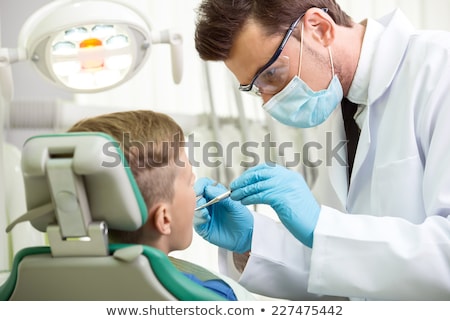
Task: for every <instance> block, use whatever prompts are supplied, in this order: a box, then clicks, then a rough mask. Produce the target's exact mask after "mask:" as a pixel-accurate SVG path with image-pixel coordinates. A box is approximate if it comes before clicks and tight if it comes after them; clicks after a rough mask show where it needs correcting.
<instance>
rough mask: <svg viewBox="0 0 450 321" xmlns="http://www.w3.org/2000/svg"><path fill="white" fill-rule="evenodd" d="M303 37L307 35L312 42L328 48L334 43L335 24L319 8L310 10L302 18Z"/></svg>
mask: <svg viewBox="0 0 450 321" xmlns="http://www.w3.org/2000/svg"><path fill="white" fill-rule="evenodd" d="M303 21H304V28H305V31H304V33H305V35H306V34H308V35H309V36H310V37H311V38H312V39H313V40H314V41H317V42H319V43H320V44H321V45H322V46H324V47H328V46H330V45H331V43H332V42H333V41H334V38H335V32H336V23H335V22H334V21H333V19H332V18H331V17H330V16H329V15H328V13H326V12H325V11H324V10H322V9H320V8H311V9H309V10H308V11H306V13H305V16H304V18H303Z"/></svg>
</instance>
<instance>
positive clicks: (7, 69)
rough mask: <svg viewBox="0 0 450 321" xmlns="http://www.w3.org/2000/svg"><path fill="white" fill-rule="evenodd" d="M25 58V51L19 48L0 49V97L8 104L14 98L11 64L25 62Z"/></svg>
mask: <svg viewBox="0 0 450 321" xmlns="http://www.w3.org/2000/svg"><path fill="white" fill-rule="evenodd" d="M26 56H27V55H26V51H25V50H22V49H19V48H17V49H10V48H0V84H1V86H0V96H1V97H3V99H4V100H5V101H6V102H8V103H9V102H10V101H11V100H12V98H13V96H14V87H13V79H12V71H11V64H13V63H15V62H18V61H23V60H25V59H26Z"/></svg>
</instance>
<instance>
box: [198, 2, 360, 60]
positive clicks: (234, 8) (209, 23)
mask: <svg viewBox="0 0 450 321" xmlns="http://www.w3.org/2000/svg"><path fill="white" fill-rule="evenodd" d="M311 8H328V14H329V15H330V17H331V18H332V19H333V20H334V22H335V23H336V24H338V25H341V26H345V27H351V26H352V24H353V21H352V19H351V18H350V16H348V15H347V14H346V13H345V12H344V11H343V10H341V8H340V7H339V5H338V4H337V3H336V1H334V0H304V1H302V0H204V1H202V2H201V4H200V5H199V7H198V8H197V20H196V30H195V38H194V40H195V48H196V49H197V52H198V53H199V55H200V58H202V59H203V60H213V61H224V60H226V59H227V58H228V56H229V53H230V49H231V46H232V45H233V42H234V40H235V38H236V35H237V34H238V33H239V32H240V31H241V30H242V28H243V27H244V26H245V24H246V23H247V22H248V21H250V20H254V21H256V22H257V23H258V24H260V25H261V26H263V28H264V30H265V32H266V35H267V36H271V35H277V34H284V33H285V32H286V30H287V28H289V25H290V24H291V23H292V22H294V21H295V20H296V19H297V18H298V17H299V16H300V15H301V14H303V13H305V12H306V11H307V10H308V9H311Z"/></svg>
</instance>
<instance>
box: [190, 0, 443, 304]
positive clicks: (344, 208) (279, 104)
mask: <svg viewBox="0 0 450 321" xmlns="http://www.w3.org/2000/svg"><path fill="white" fill-rule="evenodd" d="M195 44H196V49H197V51H198V52H199V55H200V57H201V58H202V59H204V60H214V61H224V63H225V65H226V66H227V67H228V69H230V71H231V72H232V73H233V74H234V75H235V76H236V78H237V79H238V81H239V82H240V83H241V85H240V89H241V90H242V91H249V92H250V91H252V92H255V93H256V94H258V95H260V96H261V98H262V101H263V108H264V110H265V111H267V112H268V113H269V114H270V115H271V116H272V117H273V118H275V119H276V120H278V121H279V122H281V123H283V124H285V125H288V126H293V127H297V128H301V130H303V129H305V131H306V130H307V129H306V128H323V127H321V126H323V125H324V124H325V123H330V122H332V124H331V125H330V126H329V127H328V128H331V130H332V134H333V135H335V136H336V137H340V135H342V134H343V133H344V136H343V139H344V140H348V141H353V138H355V139H356V141H357V149H356V155H355V156H354V165H352V163H353V155H352V153H354V151H353V152H352V147H351V146H350V143H348V144H347V151H348V158H347V166H332V168H327V169H325V170H324V171H322V172H320V175H321V176H320V177H326V178H327V179H328V180H330V182H331V183H330V186H332V189H333V190H334V191H335V196H334V197H331V196H330V195H328V194H325V191H321V190H320V189H315V190H314V191H311V189H310V187H309V185H311V184H309V185H308V184H307V183H306V182H305V180H304V178H303V176H302V175H300V174H299V173H297V172H294V171H291V170H289V169H287V168H285V167H282V166H279V165H275V164H269V163H267V164H261V165H258V166H256V167H254V168H251V169H249V170H247V171H246V172H244V173H243V174H242V175H241V176H240V177H238V178H237V179H235V180H234V181H233V182H232V183H231V185H230V188H231V190H232V193H231V197H230V198H228V199H225V200H223V201H221V202H219V203H216V204H214V205H212V206H210V207H208V208H205V209H203V210H200V211H197V212H196V213H195V215H196V219H195V221H194V227H195V230H196V231H197V233H198V234H200V235H201V236H202V237H203V238H204V239H206V240H208V241H209V242H211V243H213V244H216V245H218V246H219V247H221V248H224V249H227V250H230V251H233V252H235V253H236V255H234V258H235V261H236V263H238V262H242V261H243V264H242V266H243V268H242V274H241V275H240V279H239V282H240V283H241V284H242V285H243V286H245V287H246V288H247V289H249V290H251V291H253V292H255V293H260V294H263V295H267V296H271V297H279V298H285V299H291V300H304V299H320V298H322V296H324V298H326V297H327V296H338V297H345V298H358V299H369V300H450V215H449V214H450V166H449V164H450V127H449V121H450V33H447V32H443V31H430V32H422V31H417V30H415V29H414V28H413V27H412V26H411V24H410V23H409V22H408V20H407V19H406V18H405V17H404V15H403V14H402V13H401V12H400V11H399V10H396V11H394V12H392V13H390V14H389V15H387V16H385V17H383V18H382V19H380V20H373V19H366V20H364V21H362V22H360V23H355V22H353V21H352V19H351V18H350V17H349V16H348V15H347V14H346V13H345V12H344V11H342V10H341V9H340V7H339V5H338V4H337V3H336V2H335V1H334V0H320V1H317V0H271V1H265V0H234V1H228V0H204V1H202V2H201V4H200V6H199V8H198V16H197V25H196V34H195ZM341 101H342V103H341ZM352 108H354V109H355V110H356V113H355V114H354V115H350V116H347V114H348V112H349V111H350V110H351V109H352ZM336 115H337V116H336ZM338 116H339V117H338ZM344 119H345V120H344ZM347 120H355V121H356V125H355V124H353V126H356V129H355V127H354V131H353V134H351V131H350V126H351V125H347ZM300 132H301V131H300ZM345 134H346V136H345ZM355 136H356V137H355ZM358 136H359V137H358ZM320 177H319V180H320ZM195 189H196V193H197V195H199V194H203V195H204V197H203V198H201V199H200V200H199V201H198V205H202V204H204V203H205V202H206V201H208V200H210V199H212V198H214V197H215V196H217V195H219V194H221V193H222V192H223V191H224V190H225V188H224V187H223V186H221V185H217V186H214V184H213V182H212V180H210V179H208V178H202V179H199V180H198V181H197V183H196V184H195ZM336 200H338V201H336ZM251 204H267V205H270V206H271V207H272V208H273V209H274V210H275V212H276V213H277V215H278V217H279V219H280V221H281V223H280V222H276V221H274V220H272V219H270V218H268V217H267V216H264V215H261V214H258V213H252V212H250V210H249V209H248V208H247V207H246V205H251Z"/></svg>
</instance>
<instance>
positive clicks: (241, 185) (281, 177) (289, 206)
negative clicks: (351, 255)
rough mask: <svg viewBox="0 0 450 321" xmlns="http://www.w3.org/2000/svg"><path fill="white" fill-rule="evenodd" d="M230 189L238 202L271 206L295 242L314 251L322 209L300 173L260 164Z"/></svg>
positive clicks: (232, 196) (243, 175) (246, 172)
mask: <svg viewBox="0 0 450 321" xmlns="http://www.w3.org/2000/svg"><path fill="white" fill-rule="evenodd" d="M230 187H231V190H232V191H233V192H232V193H231V198H232V199H233V200H235V201H241V203H242V204H244V205H249V204H267V205H270V206H271V207H272V208H273V209H274V210H275V212H277V214H278V217H279V218H280V220H281V222H282V223H283V224H284V226H286V228H287V229H288V230H289V231H290V232H291V233H292V234H293V235H294V236H295V238H297V239H298V240H299V241H301V242H302V243H303V244H305V245H306V246H309V247H312V244H313V235H314V229H315V227H316V225H317V220H318V219H319V213H320V205H319V204H318V203H317V201H316V199H315V198H314V196H313V195H312V193H311V191H310V189H309V188H308V185H307V184H306V182H305V180H304V179H303V177H302V176H301V175H300V174H299V173H297V172H294V171H290V170H288V169H287V168H285V167H282V166H279V165H275V164H260V165H258V166H255V167H253V168H250V169H248V170H247V171H245V172H244V173H243V174H242V175H241V176H240V177H238V178H237V179H236V180H234V181H233V182H232V183H231V184H230Z"/></svg>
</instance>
